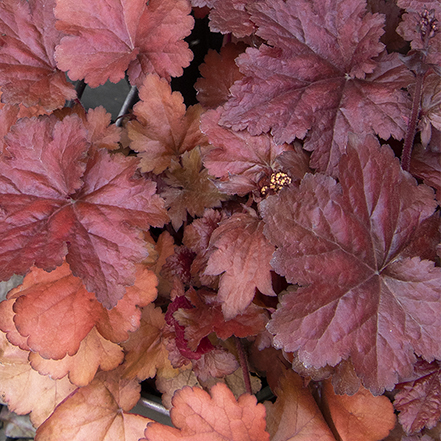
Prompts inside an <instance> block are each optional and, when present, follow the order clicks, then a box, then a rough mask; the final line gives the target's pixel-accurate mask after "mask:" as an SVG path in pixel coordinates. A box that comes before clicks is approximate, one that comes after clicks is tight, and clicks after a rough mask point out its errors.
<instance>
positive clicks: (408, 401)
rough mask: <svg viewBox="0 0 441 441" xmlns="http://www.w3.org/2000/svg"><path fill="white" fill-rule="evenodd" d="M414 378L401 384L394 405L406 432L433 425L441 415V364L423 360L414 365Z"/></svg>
mask: <svg viewBox="0 0 441 441" xmlns="http://www.w3.org/2000/svg"><path fill="white" fill-rule="evenodd" d="M415 376H416V377H417V378H415V379H414V380H412V381H408V382H406V383H403V384H400V385H399V388H397V389H401V390H399V392H398V393H397V394H396V395H395V400H394V407H395V409H396V410H398V411H399V412H400V414H399V417H398V418H399V421H400V423H401V425H402V426H403V428H404V429H405V430H406V432H407V433H408V434H409V433H415V432H419V431H420V430H421V429H423V427H426V428H427V429H431V428H432V427H434V426H435V425H436V423H437V422H438V421H439V419H440V417H441V365H440V362H437V361H434V362H432V363H427V362H426V361H424V360H420V361H418V362H417V363H416V365H415Z"/></svg>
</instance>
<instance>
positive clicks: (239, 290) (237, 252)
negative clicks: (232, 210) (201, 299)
mask: <svg viewBox="0 0 441 441" xmlns="http://www.w3.org/2000/svg"><path fill="white" fill-rule="evenodd" d="M263 228H264V223H263V222H262V221H261V220H260V219H259V218H258V216H257V214H256V213H255V212H254V211H252V210H250V212H249V213H245V214H240V213H236V214H233V215H232V216H231V217H230V218H229V219H227V220H225V221H223V222H221V224H220V225H219V227H218V228H217V229H216V230H214V232H213V234H212V235H211V239H210V248H211V253H210V257H209V259H208V263H207V267H206V268H205V272H204V274H208V275H219V274H221V276H220V282H219V291H218V300H219V302H221V303H222V312H223V314H224V316H225V318H226V319H227V320H230V319H233V318H234V317H236V316H237V315H238V314H242V313H243V312H245V310H246V308H247V307H248V306H249V304H250V303H251V302H252V301H253V298H254V295H255V292H256V288H257V289H258V290H259V291H260V292H261V293H262V294H265V295H268V296H275V295H276V294H275V292H274V291H273V287H272V283H271V273H270V271H271V265H270V260H271V257H272V254H273V252H274V247H273V245H272V244H270V243H269V242H268V240H267V239H266V237H265V236H264V235H263Z"/></svg>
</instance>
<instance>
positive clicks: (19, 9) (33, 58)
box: [0, 0, 76, 111]
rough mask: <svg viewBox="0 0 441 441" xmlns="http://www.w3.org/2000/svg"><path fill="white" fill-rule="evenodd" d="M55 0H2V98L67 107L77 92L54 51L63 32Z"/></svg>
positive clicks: (17, 102) (0, 12) (0, 60)
mask: <svg viewBox="0 0 441 441" xmlns="http://www.w3.org/2000/svg"><path fill="white" fill-rule="evenodd" d="M54 6H55V0H30V1H23V0H3V1H2V2H1V3H0V34H1V36H0V86H1V88H2V91H3V95H2V101H3V102H6V103H11V104H20V103H22V104H24V105H25V106H27V107H30V106H35V105H41V106H42V107H44V108H45V109H46V110H48V111H52V110H54V109H57V108H59V107H62V106H64V103H65V101H66V100H72V99H74V98H75V97H76V92H75V90H74V87H73V85H72V84H70V83H69V82H68V81H67V80H66V77H65V75H64V72H61V71H60V70H58V69H57V66H56V63H55V59H54V51H55V46H56V45H57V44H58V43H59V42H60V39H61V37H62V35H63V34H62V33H61V32H59V31H57V30H56V29H55V17H54V13H53V8H54Z"/></svg>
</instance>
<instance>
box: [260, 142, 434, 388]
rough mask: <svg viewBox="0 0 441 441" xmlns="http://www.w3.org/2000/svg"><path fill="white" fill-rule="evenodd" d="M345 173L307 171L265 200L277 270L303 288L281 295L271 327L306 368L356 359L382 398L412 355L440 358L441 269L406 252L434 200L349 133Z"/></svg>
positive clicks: (385, 154)
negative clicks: (297, 184) (329, 174)
mask: <svg viewBox="0 0 441 441" xmlns="http://www.w3.org/2000/svg"><path fill="white" fill-rule="evenodd" d="M339 170H340V171H339V179H340V184H337V183H336V182H335V181H334V179H332V178H330V177H327V176H325V175H321V174H316V175H306V177H305V178H304V179H303V182H302V184H301V186H300V188H299V190H296V189H295V188H293V187H289V188H286V189H283V190H282V191H281V193H280V195H279V196H278V197H274V196H273V197H270V198H268V199H267V200H266V201H264V202H262V203H261V209H262V213H263V217H264V220H265V222H266V227H265V234H266V235H267V237H268V238H269V239H270V241H271V242H272V243H273V244H274V245H276V246H277V247H278V249H277V251H276V252H275V255H274V258H273V260H272V265H273V267H274V269H275V270H276V271H277V272H278V273H279V274H281V275H285V276H286V278H287V280H288V281H289V282H291V283H298V284H300V285H303V286H304V287H303V288H301V289H299V290H298V291H297V292H295V293H292V294H287V295H285V296H283V297H282V300H281V304H280V305H279V308H278V310H277V312H276V313H275V314H273V317H272V320H271V322H270V323H269V325H268V329H269V330H270V332H273V333H274V334H275V337H274V342H275V344H276V345H277V346H278V347H282V348H284V349H285V350H286V351H288V352H294V351H297V350H298V351H299V352H298V355H299V359H300V361H301V362H302V363H303V364H304V365H305V366H313V367H322V366H325V365H326V364H329V365H331V366H334V365H336V364H337V363H338V362H339V361H340V360H341V359H343V358H347V357H349V356H350V357H351V359H352V363H353V365H354V367H355V371H356V372H357V374H358V375H359V377H360V378H361V379H362V381H363V383H364V384H365V385H366V386H367V387H369V388H370V389H371V390H372V391H373V392H374V393H377V394H378V393H381V392H382V391H383V390H384V389H385V388H388V389H390V388H393V386H394V384H395V383H397V382H398V376H399V375H401V376H402V377H405V376H408V375H410V373H411V372H412V369H413V363H414V362H415V355H414V351H415V352H416V353H418V354H420V355H421V356H423V357H424V358H427V359H432V358H433V357H435V358H436V357H437V358H439V357H440V356H441V345H440V337H441V322H440V321H439V314H440V313H441V302H440V299H441V288H440V287H441V283H440V282H441V269H440V268H437V267H435V266H434V263H433V262H430V261H421V259H420V258H419V257H414V256H415V255H416V253H419V252H421V250H418V249H417V248H416V247H414V248H413V254H412V255H409V254H407V255H406V257H404V256H401V254H402V253H403V251H404V250H405V248H406V246H407V245H408V244H409V242H410V241H411V239H412V235H413V233H414V231H415V230H416V229H417V227H418V225H419V224H420V223H421V222H422V221H423V220H424V219H426V218H428V217H429V216H430V215H431V214H432V213H433V211H434V208H435V207H436V203H435V201H434V199H433V192H432V190H431V189H429V188H428V187H426V186H424V185H420V186H417V185H416V183H415V181H414V180H413V178H411V177H410V175H408V174H406V173H404V172H402V171H401V168H400V165H399V163H398V161H397V159H394V156H393V152H392V151H391V150H390V148H389V147H388V146H383V147H381V148H380V147H379V144H378V142H377V141H376V140H375V139H374V138H373V137H367V138H366V139H365V140H364V141H360V140H358V139H357V138H355V137H353V138H352V143H351V146H349V147H348V154H347V155H345V156H344V157H343V158H342V160H341V162H340V169H339ZM423 299H424V301H422V300H423Z"/></svg>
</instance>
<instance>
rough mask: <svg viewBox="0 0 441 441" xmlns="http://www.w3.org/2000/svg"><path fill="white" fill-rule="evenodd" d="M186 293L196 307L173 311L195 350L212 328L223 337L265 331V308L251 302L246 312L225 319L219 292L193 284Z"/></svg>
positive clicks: (189, 344) (241, 335) (248, 334)
mask: <svg viewBox="0 0 441 441" xmlns="http://www.w3.org/2000/svg"><path fill="white" fill-rule="evenodd" d="M186 296H187V297H188V298H189V299H190V301H191V304H192V305H193V306H194V307H193V308H180V309H178V310H177V311H176V312H175V313H174V314H173V317H174V318H175V319H176V320H177V322H178V323H179V324H180V325H181V326H183V327H184V328H185V334H184V336H185V339H186V341H187V346H188V347H189V348H190V349H191V350H193V351H194V350H196V348H197V347H198V345H199V342H200V341H201V340H202V338H204V337H205V336H207V335H209V334H211V333H212V332H215V333H216V336H217V337H218V338H220V339H222V340H226V339H227V338H229V337H231V336H232V335H235V336H236V337H239V338H244V337H249V336H251V335H256V334H258V333H259V332H262V331H263V330H264V329H265V325H266V323H267V321H268V318H267V315H266V313H265V312H264V310H263V309H262V308H259V307H258V306H256V305H253V304H251V305H250V306H248V308H247V309H246V310H245V311H244V312H243V314H239V315H238V316H236V317H235V318H234V319H232V320H228V321H225V318H224V315H223V313H222V306H221V305H220V304H219V302H218V300H217V298H216V294H215V293H213V292H211V291H209V290H207V289H201V290H198V291H196V290H195V289H193V288H190V289H189V290H188V291H187V293H186Z"/></svg>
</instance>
